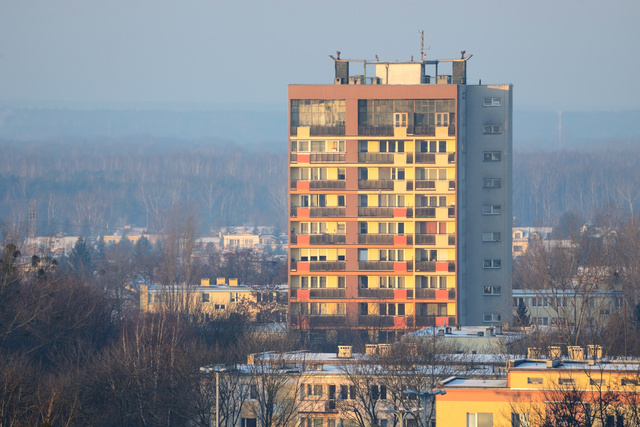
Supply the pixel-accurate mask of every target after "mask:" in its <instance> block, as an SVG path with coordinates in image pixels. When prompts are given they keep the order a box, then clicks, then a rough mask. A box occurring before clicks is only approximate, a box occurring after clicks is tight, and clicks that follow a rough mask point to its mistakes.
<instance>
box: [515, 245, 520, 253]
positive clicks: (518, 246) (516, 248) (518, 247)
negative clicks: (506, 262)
mask: <svg viewBox="0 0 640 427" xmlns="http://www.w3.org/2000/svg"><path fill="white" fill-rule="evenodd" d="M513 252H522V246H520V245H515V246H514V247H513Z"/></svg>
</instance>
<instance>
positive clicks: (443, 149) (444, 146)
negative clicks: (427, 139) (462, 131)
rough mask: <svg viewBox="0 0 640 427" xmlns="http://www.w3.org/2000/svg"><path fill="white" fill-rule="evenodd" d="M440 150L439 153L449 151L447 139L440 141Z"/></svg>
mask: <svg viewBox="0 0 640 427" xmlns="http://www.w3.org/2000/svg"><path fill="white" fill-rule="evenodd" d="M445 126H446V125H445ZM438 152H439V153H446V152H447V141H438Z"/></svg>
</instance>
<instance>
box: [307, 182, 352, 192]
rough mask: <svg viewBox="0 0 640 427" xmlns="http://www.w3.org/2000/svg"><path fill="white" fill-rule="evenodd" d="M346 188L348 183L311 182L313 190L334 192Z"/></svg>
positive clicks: (310, 185)
mask: <svg viewBox="0 0 640 427" xmlns="http://www.w3.org/2000/svg"><path fill="white" fill-rule="evenodd" d="M345 187H346V181H344V180H339V181H309V188H310V189H311V190H333V189H343V188H345Z"/></svg>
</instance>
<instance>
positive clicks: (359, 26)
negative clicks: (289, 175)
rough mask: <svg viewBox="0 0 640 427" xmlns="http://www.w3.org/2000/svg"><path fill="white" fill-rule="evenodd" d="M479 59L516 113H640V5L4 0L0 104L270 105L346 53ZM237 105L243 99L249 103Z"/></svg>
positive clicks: (476, 70)
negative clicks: (507, 90) (510, 95)
mask: <svg viewBox="0 0 640 427" xmlns="http://www.w3.org/2000/svg"><path fill="white" fill-rule="evenodd" d="M420 30H424V31H425V38H426V41H427V43H430V45H431V50H429V51H427V54H428V56H429V58H430V59H447V58H457V57H459V55H460V51H461V50H466V51H467V53H470V54H473V58H472V59H471V60H470V62H469V70H468V78H469V80H470V82H473V83H476V82H477V81H478V79H482V82H483V83H513V84H514V87H515V89H514V93H515V95H514V96H515V108H517V109H520V110H523V109H529V110H553V111H555V110H565V111H570V110H581V111H585V110H586V111H594V110H617V109H638V108H640V89H639V85H638V82H637V74H638V72H639V71H640V55H638V51H637V50H636V48H637V44H638V42H640V1H637V0H629V1H621V0H613V1H604V0H601V1H592V0H582V1H579V0H553V1H552V0H535V1H534V0H531V1H528V2H522V1H515V0H511V1H506V0H505V1H498V0H489V1H442V0H439V1H424V0H423V1H397V2H391V1H379V0H370V1H359V0H358V1H349V0H344V1H334V0H325V1H313V2H311V1H305V0H297V1H293V0H275V1H248V0H237V1H225V2H222V1H211V0H209V1H205V0H181V1H178V0H175V1H162V0H153V1H149V0H93V1H91V0H46V1H44V0H0V107H1V106H7V105H12V104H13V105H15V104H16V103H24V102H28V103H29V102H31V103H35V104H38V103H40V104H42V105H45V104H46V105H47V106H55V105H64V106H69V105H75V104H77V105H84V106H113V105H121V106H142V105H144V106H149V107H155V106H157V107H166V105H168V104H188V105H192V104H196V106H207V105H219V104H245V103H259V104H268V105H282V109H284V108H286V107H285V104H286V92H287V84H289V83H331V82H332V79H333V63H332V61H331V60H330V59H329V58H328V55H329V54H333V53H334V52H335V51H336V50H340V51H341V52H342V57H343V58H354V59H365V58H366V59H373V58H374V56H375V55H376V54H377V55H378V56H379V57H380V59H381V60H402V61H405V60H409V59H410V57H411V55H414V58H415V59H418V58H419V56H420V38H419V32H420ZM237 107H238V105H233V108H237Z"/></svg>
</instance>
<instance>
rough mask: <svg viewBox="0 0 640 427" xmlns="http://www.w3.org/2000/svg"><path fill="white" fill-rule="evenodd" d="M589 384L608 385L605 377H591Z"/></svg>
mask: <svg viewBox="0 0 640 427" xmlns="http://www.w3.org/2000/svg"><path fill="white" fill-rule="evenodd" d="M589 384H590V385H597V386H603V385H604V386H606V385H607V380H606V379H604V378H589Z"/></svg>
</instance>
